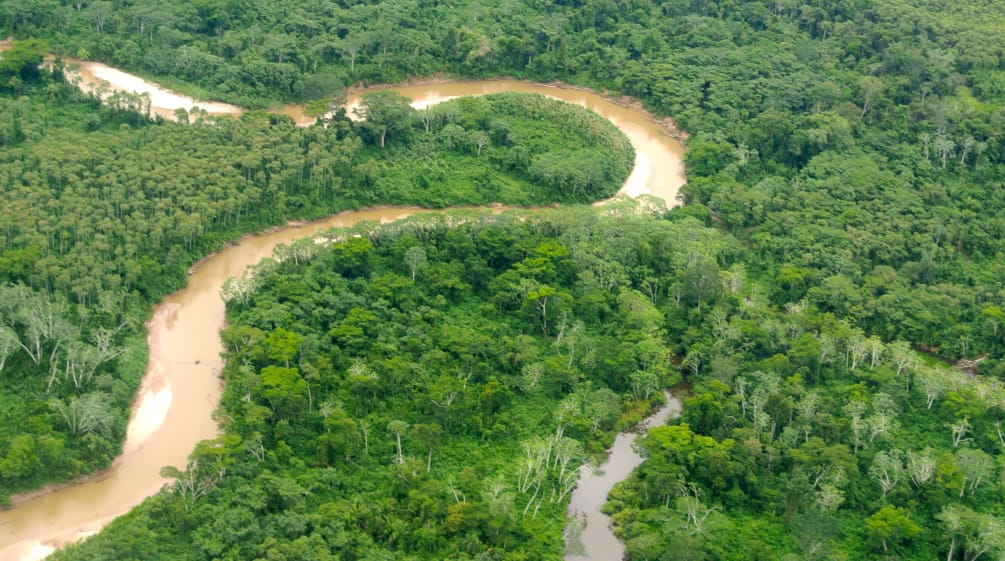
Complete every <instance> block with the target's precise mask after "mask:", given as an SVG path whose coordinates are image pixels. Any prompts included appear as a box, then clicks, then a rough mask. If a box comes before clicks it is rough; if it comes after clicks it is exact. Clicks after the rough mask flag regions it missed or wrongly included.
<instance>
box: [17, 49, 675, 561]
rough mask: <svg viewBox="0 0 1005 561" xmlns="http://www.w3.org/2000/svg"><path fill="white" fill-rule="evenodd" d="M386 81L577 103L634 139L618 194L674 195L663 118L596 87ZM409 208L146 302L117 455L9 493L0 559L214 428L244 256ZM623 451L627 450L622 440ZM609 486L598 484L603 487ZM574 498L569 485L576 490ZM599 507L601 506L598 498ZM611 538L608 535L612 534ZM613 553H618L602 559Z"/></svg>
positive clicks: (206, 263)
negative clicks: (137, 374) (149, 306)
mask: <svg viewBox="0 0 1005 561" xmlns="http://www.w3.org/2000/svg"><path fill="white" fill-rule="evenodd" d="M74 62H77V61H74ZM79 64H80V70H79V71H78V73H79V76H80V78H81V81H82V84H81V87H83V88H87V87H89V86H90V85H92V84H95V82H96V81H97V80H105V81H107V82H108V83H109V85H110V86H111V88H112V89H120V90H125V91H133V92H138V93H143V92H146V93H149V94H150V96H151V105H152V108H153V110H154V111H155V112H157V113H159V114H162V115H166V116H169V117H171V116H173V113H174V110H175V109H177V108H179V107H184V108H186V109H189V108H191V107H193V106H200V107H203V108H205V109H206V110H207V111H208V112H210V113H218V114H236V113H239V112H240V111H241V109H240V108H237V107H234V106H229V105H226V104H215V103H213V104H207V103H203V102H197V101H195V100H193V99H191V98H187V97H185V96H181V95H178V94H175V93H173V92H169V91H167V90H164V89H163V88H160V87H159V86H156V85H155V84H151V83H149V82H146V81H144V80H142V79H139V78H136V77H135V76H131V75H129V74H126V73H124V72H121V71H119V70H116V69H114V68H110V67H107V66H105V65H102V64H99V63H92V62H82V63H79ZM393 89H394V90H396V91H399V92H401V93H402V94H403V95H405V96H407V97H409V98H411V99H412V100H413V101H414V104H415V105H416V106H417V107H425V106H428V105H430V104H433V103H436V102H438V101H443V100H446V99H450V98H454V97H459V96H464V95H482V94H487V93H495V92H504V91H520V92H535V93H541V94H544V95H548V96H550V97H554V98H557V99H562V100H565V101H568V102H571V103H577V104H579V105H583V106H585V107H587V108H589V109H591V110H593V111H595V112H597V113H599V114H600V115H602V116H604V117H606V118H608V119H610V120H611V121H612V122H613V123H614V124H615V125H617V126H618V127H619V128H620V129H621V130H622V131H623V132H624V133H625V135H626V136H628V138H629V140H631V142H632V145H633V146H634V147H635V149H636V161H635V169H634V170H633V171H632V174H631V176H630V177H629V179H628V180H627V181H626V183H625V185H624V187H623V188H622V190H621V191H620V193H621V194H626V195H629V196H633V197H634V196H638V195H642V194H650V195H653V196H655V197H659V198H661V199H663V200H664V201H666V202H667V204H668V205H673V204H676V196H677V191H678V189H679V187H680V186H681V185H682V184H683V183H684V173H683V167H682V156H683V147H682V145H681V144H680V143H679V142H678V141H676V140H674V139H673V138H671V137H669V136H667V135H666V134H665V131H664V129H663V127H662V126H661V125H660V124H657V123H655V122H653V121H652V120H651V118H650V116H649V115H648V114H646V113H645V112H643V111H640V110H638V109H634V108H631V107H623V106H621V105H618V104H617V103H614V102H612V101H610V100H608V99H606V98H604V97H602V96H600V95H597V94H595V93H590V92H584V91H579V90H574V89H566V88H559V87H553V86H545V85H539V84H530V83H526V82H520V81H514V80H490V81H478V82H455V83H435V84H428V85H415V86H405V87H395V88H393ZM358 99H359V98H358V94H357V95H354V96H350V99H349V105H350V106H352V104H354V103H358ZM279 111H281V112H283V113H286V114H289V115H291V116H293V117H294V118H295V119H297V120H298V122H299V123H301V124H306V123H307V122H308V121H309V119H306V118H305V117H304V116H303V113H302V110H301V109H300V108H299V107H298V106H288V107H285V108H280V109H279ZM418 212H430V211H427V210H420V209H417V208H403V207H385V208H376V209H369V210H362V211H350V212H345V213H341V214H338V215H335V216H332V217H330V218H328V219H326V220H322V221H319V222H314V223H310V224H307V225H301V226H291V227H287V228H284V229H281V230H279V231H276V232H273V233H269V234H264V235H256V236H249V237H246V238H244V239H242V240H241V241H239V242H237V243H236V244H234V245H232V246H230V247H227V248H225V249H223V250H221V251H220V252H218V253H216V254H214V255H212V256H210V257H209V258H207V259H205V260H203V261H202V262H201V263H200V264H199V266H198V267H197V268H196V269H195V271H194V273H193V274H192V275H191V276H190V277H189V282H188V285H187V286H186V287H185V288H184V289H182V290H181V291H179V292H177V293H175V294H172V295H170V296H168V297H167V298H165V299H164V301H162V302H161V303H160V304H158V305H157V306H156V307H155V308H154V311H153V317H152V319H151V320H150V322H149V324H148V328H149V337H148V344H149V347H150V361H149V364H148V367H147V373H146V375H145V376H144V378H143V381H142V383H141V387H140V390H139V393H138V395H137V400H136V404H135V406H134V409H133V413H132V417H131V419H130V422H129V429H128V434H127V438H126V443H125V448H124V451H123V454H122V455H121V456H119V457H118V458H116V459H115V461H114V462H113V464H112V466H111V467H109V468H108V469H107V470H104V471H103V472H100V473H98V474H95V475H94V476H92V477H89V478H87V480H86V481H84V482H81V483H77V484H74V485H70V486H65V487H62V488H56V489H48V490H45V491H43V492H39V493H33V494H30V495H27V496H19V497H14V507H13V508H11V509H9V510H6V511H0V560H3V561H35V560H38V559H42V558H44V557H45V556H46V555H48V554H49V553H51V552H52V551H53V550H54V549H55V548H58V547H60V546H62V545H65V544H67V543H71V542H73V541H76V540H78V539H80V538H81V537H84V536H87V535H90V534H92V533H95V532H97V531H98V530H100V529H101V528H102V527H103V526H105V525H106V524H107V523H108V522H110V521H111V520H112V519H113V518H115V517H116V516H118V515H120V514H123V513H125V512H126V511H128V510H129V509H131V508H132V507H134V506H136V505H137V504H139V503H140V502H142V501H143V499H145V498H146V497H148V496H150V495H152V494H154V493H156V492H157V491H158V490H159V489H160V488H161V487H162V486H163V485H164V484H165V482H166V480H165V479H164V478H162V477H161V476H160V470H161V468H162V467H164V466H168V465H174V466H184V465H185V462H186V458H187V456H188V454H189V453H190V452H191V451H192V450H193V448H194V447H195V444H196V443H197V442H198V441H200V440H203V439H206V438H212V437H214V436H215V435H216V433H217V427H216V424H215V423H214V422H213V420H212V413H213V411H214V410H215V409H216V407H217V404H218V403H219V398H220V393H221V390H222V387H221V383H220V380H219V378H218V373H219V372H220V370H221V368H222V361H221V359H220V353H221V351H222V350H223V346H222V343H221V341H220V336H219V330H220V329H221V328H222V327H223V324H224V304H223V301H222V300H221V298H220V289H221V287H222V286H223V283H224V281H225V280H227V279H228V278H230V277H234V276H240V275H241V274H242V273H243V271H244V270H245V269H246V268H247V267H248V266H249V265H251V264H254V263H257V262H258V261H260V260H261V259H262V258H264V257H268V256H270V255H271V254H272V251H273V249H274V248H275V247H276V245H278V244H280V243H289V242H291V241H293V240H296V239H299V238H303V237H307V236H311V235H313V234H314V233H315V232H316V231H318V230H320V229H324V228H329V227H332V226H351V225H353V224H355V223H357V222H359V221H362V220H377V221H384V222H387V221H392V220H397V219H400V218H404V217H406V216H409V215H411V214H415V213H418ZM619 438H620V437H619ZM618 449H619V448H617V445H616V448H615V450H614V456H613V458H614V460H612V461H615V463H620V459H619V458H620V453H619V452H618ZM627 450H628V452H631V446H630V444H629V445H628V446H627ZM629 471H630V469H629ZM612 484H613V483H612ZM586 487H590V488H593V487H594V485H593V484H592V483H591V484H589V485H587V484H586V481H584V484H583V485H581V488H586ZM606 494H607V491H604V496H605V497H606ZM577 500H578V499H577V498H575V496H574V498H573V501H577ZM602 503H603V501H600V504H602ZM584 508H585V507H584ZM591 508H592V507H591ZM579 510H581V511H582V510H583V509H579ZM597 514H600V513H599V505H598V510H597ZM598 524H606V523H604V522H592V521H589V520H588V527H589V532H588V533H592V532H597V531H598V530H599V528H597V527H596V525H598ZM604 527H605V528H606V525H605V526H604ZM607 532H608V533H610V531H609V530H607ZM610 537H611V539H613V534H611V536H610ZM615 541H616V540H615ZM588 547H589V546H588ZM591 558H592V559H595V560H597V561H600V560H602V559H603V560H605V561H606V559H607V557H602V556H593V557H591ZM615 559H620V556H618V557H617V558H611V561H615Z"/></svg>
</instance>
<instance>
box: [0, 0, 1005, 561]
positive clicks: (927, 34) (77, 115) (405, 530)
mask: <svg viewBox="0 0 1005 561" xmlns="http://www.w3.org/2000/svg"><path fill="white" fill-rule="evenodd" d="M0 8H2V10H0V14H2V19H0V25H2V26H3V28H2V29H0V32H4V33H5V34H6V33H9V34H11V35H13V36H14V37H15V39H17V41H15V42H14V45H13V47H12V48H11V50H9V51H7V52H5V53H3V58H2V59H0V89H2V91H3V97H2V98H0V103H2V104H3V111H2V112H0V146H2V147H3V150H2V152H0V158H2V162H0V184H2V185H3V190H2V196H3V201H2V208H3V212H2V213H0V220H2V221H3V224H2V226H3V227H2V229H0V232H2V235H0V243H2V247H0V281H2V283H3V284H2V286H0V290H2V292H3V296H4V297H3V298H0V365H2V366H0V368H2V371H0V392H2V393H0V403H2V404H3V408H2V410H0V417H2V420H3V424H2V425H0V431H2V432H0V443H3V444H4V446H3V447H2V450H3V453H2V454H0V495H4V496H5V495H8V494H10V493H13V492H16V491H20V490H24V489H29V488H34V487H37V486H39V485H41V484H43V483H45V482H47V481H53V480H56V481H59V480H65V479H67V478H69V477H73V476H75V475H79V474H83V473H87V472H90V471H93V470H94V469H97V468H100V467H101V466H104V465H106V464H107V462H108V461H109V460H110V459H111V458H112V457H114V456H115V454H116V453H117V451H118V450H119V449H120V447H121V440H122V436H123V431H124V425H125V420H126V417H127V413H128V406H129V404H130V402H131V399H132V395H133V392H134V390H135V387H136V385H137V383H138V378H139V376H140V375H141V374H142V371H143V364H144V357H145V353H144V347H143V338H142V324H143V321H144V319H145V318H146V315H147V314H148V313H149V312H148V310H149V306H150V305H151V304H152V303H153V302H156V301H157V300H158V299H159V298H161V297H162V296H163V295H164V294H166V293H167V292H170V291H171V290H173V289H176V288H177V287H179V286H180V285H181V284H182V283H183V282H184V278H185V271H186V269H187V268H188V266H189V265H190V264H191V263H192V262H194V261H195V260H196V259H198V258H199V257H201V256H203V255H205V254H206V253H208V252H210V251H212V250H213V249H215V248H217V247H219V246H220V244H222V243H224V242H225V241H227V240H231V239H234V238H236V237H238V236H240V235H242V234H244V233H246V232H249V231H254V230H259V229H262V228H266V227H268V226H271V225H275V224H280V223H283V222H285V221H288V220H294V219H306V218H312V217H317V216H322V215H325V214H328V213H331V212H334V211H337V210H341V209H344V208H353V207H359V206H365V205H372V204H377V203H409V204H418V205H423V206H431V207H444V206H448V205H457V204H466V205H470V204H487V203H492V202H503V203H507V204H514V205H538V204H544V203H551V202H563V203H567V204H571V206H569V207H568V208H564V209H560V210H549V211H541V212H531V213H525V214H510V213H504V214H503V215H501V216H490V215H485V214H481V213H477V212H475V213H465V214H461V215H457V216H454V217H453V218H449V217H450V216H453V215H447V216H448V217H444V218H435V219H412V221H410V222H406V223H402V224H396V225H394V226H380V227H376V226H372V225H371V226H364V227H361V228H359V229H357V230H354V231H349V232H346V231H343V232H335V233H332V234H331V240H330V243H328V244H314V242H313V241H310V243H303V244H297V245H296V246H295V247H292V248H287V249H286V250H285V252H284V253H282V254H281V255H280V257H281V259H279V260H276V261H270V262H266V263H264V264H263V265H262V266H260V267H259V268H258V269H257V270H256V274H255V276H254V277H253V278H252V279H248V280H245V281H239V282H237V283H235V285H232V286H231V287H230V289H231V290H229V291H228V292H227V294H226V295H227V296H228V298H230V302H229V313H230V316H229V317H230V322H231V325H230V327H228V329H227V331H226V332H225V340H226V343H227V345H228V350H227V369H226V371H225V373H224V377H225V379H226V381H227V390H226V392H227V393H226V394H225V398H224V402H223V404H222V409H221V412H220V422H221V428H222V432H221V435H220V437H219V438H218V439H216V440H214V441H210V442H207V443H205V444H203V445H201V446H200V447H198V448H197V450H196V451H195V452H194V454H193V456H192V461H191V462H190V464H189V465H188V466H187V469H186V470H184V471H177V470H175V471H172V470H168V472H167V473H169V474H170V475H172V476H175V477H176V478H177V479H176V481H175V483H174V484H173V485H171V486H170V488H169V489H166V490H165V491H164V492H162V493H160V494H158V495H156V496H155V497H152V498H151V499H150V500H148V501H147V502H146V503H144V504H143V505H142V506H141V507H139V508H138V509H137V510H135V511H134V512H132V513H130V514H129V515H127V516H125V517H123V518H121V519H119V520H118V521H116V522H115V523H113V524H112V525H111V526H110V527H109V528H108V529H107V530H106V531H105V532H103V533H101V534H99V535H98V536H96V537H94V538H92V539H90V540H88V541H87V542H85V543H84V544H82V545H80V546H74V547H71V548H68V549H67V550H65V551H63V552H60V553H58V554H57V558H59V559H109V558H113V559H146V558H150V556H151V555H155V556H156V557H157V558H160V559H179V560H182V559H184V560H189V559H191V560H196V559H199V560H201V559H361V560H376V559H443V558H453V559H549V558H550V559H557V558H559V557H560V556H561V555H562V548H563V543H562V535H563V531H568V528H567V525H566V518H565V516H566V513H565V510H564V503H563V501H564V500H567V493H568V489H569V487H568V486H569V485H570V484H572V483H573V482H572V481H570V480H569V479H568V477H569V476H568V474H569V473H570V470H571V471H572V472H574V471H575V469H574V468H575V467H576V466H578V465H579V463H580V462H583V461H587V460H590V459H592V460H596V459H597V458H598V454H599V453H600V452H601V451H602V449H603V446H604V445H605V443H607V442H609V439H610V438H611V436H612V434H613V431H616V430H618V429H620V428H624V427H626V426H628V425H630V424H631V423H632V422H633V421H636V420H638V419H639V418H641V416H642V415H643V414H644V412H645V411H646V410H647V408H648V407H650V406H652V405H653V404H652V403H651V402H652V400H653V399H659V397H658V396H659V395H660V392H659V391H658V390H660V389H662V388H663V387H666V386H668V385H670V384H674V383H675V382H676V381H678V380H679V379H681V378H682V379H683V380H684V381H685V382H686V386H684V387H683V388H682V389H681V391H686V393H687V396H686V397H685V398H684V400H683V401H684V409H683V414H682V417H681V418H680V419H679V420H678V421H676V422H674V423H673V424H671V425H670V426H666V427H658V428H656V429H653V430H651V431H650V432H649V433H648V435H646V436H645V437H643V439H642V448H643V450H644V453H645V455H646V457H647V460H646V462H645V463H644V464H643V466H642V467H641V468H640V469H639V470H637V472H636V473H635V475H634V476H633V477H632V478H631V479H629V480H627V481H626V482H624V483H623V484H622V485H620V486H619V487H618V488H617V489H616V490H615V492H614V493H613V494H612V497H611V499H612V500H611V502H610V504H609V505H608V509H609V511H610V512H611V513H612V514H613V517H614V520H615V522H616V524H617V528H618V531H619V533H620V535H621V536H622V537H623V539H624V540H625V542H626V544H627V547H628V555H629V557H630V558H631V559H633V560H646V559H665V558H668V557H671V556H673V557H681V558H685V559H785V558H792V559H796V558H799V559H875V558H891V559H894V558H900V559H919V560H920V559H931V558H935V557H938V558H944V559H947V560H949V561H952V560H954V559H963V560H969V561H975V560H977V559H983V558H994V557H996V556H1000V555H1002V554H1003V553H1005V508H1003V506H1002V505H1003V501H1002V499H1003V498H1005V497H1003V495H1002V493H1003V483H1005V479H1003V476H1002V462H1003V451H1005V450H1003V449H1005V436H1003V434H1002V430H1001V419H1002V417H1003V416H1005V406H1003V403H1005V400H1003V398H1005V389H1003V387H1002V385H1001V382H1000V377H1001V375H1002V374H1003V368H1005V366H1003V362H1002V357H1003V347H1002V336H1003V333H1002V330H1003V328H1005V325H1003V322H1005V311H1003V306H1005V302H1003V298H1005V286H1003V284H1002V283H1003V280H1002V279H1003V278H1005V275H1003V273H1005V269H1003V263H1005V256H1003V247H1002V244H1003V235H1005V220H1003V218H1005V216H1003V200H1002V196H1001V193H1002V192H1005V191H1003V190H1002V182H1003V178H1005V162H1003V157H1005V155H1003V154H1005V150H1003V143H1002V132H1003V130H1002V129H1003V126H1005V32H1003V29H1005V9H1003V7H1002V6H1001V5H999V4H996V3H993V2H982V1H978V0H968V1H966V2H959V3H948V2H945V3H942V2H921V1H914V0H896V1H892V2H871V1H865V0H851V1H849V2H838V3H819V2H817V3H808V4H798V3H792V2H775V3H767V4H766V3H761V2H745V1H723V2H715V1H708V2H703V1H699V2H691V3H681V4H672V5H671V4H663V3H657V2H649V1H643V0H638V1H632V2H623V3H615V2H607V1H604V0H596V1H593V0H591V1H584V2H578V1H576V2H557V3H547V4H542V3H536V2H530V1H523V0H519V1H512V2H491V1H489V2H477V3H476V2H458V3H453V4H449V5H447V4H439V3H422V2H420V3H407V2H377V3H365V2H359V3H356V2H340V3H333V4H328V3H307V4H298V5H297V6H296V7H289V6H282V5H277V4H275V3H270V2H251V3H228V2H211V1H210V2H197V3H146V2H131V3H127V4H117V3H111V2H102V1H100V0H99V1H94V2H73V3H65V4H64V3H59V2H55V1H54V0H53V1H44V0H43V1H33V2H25V1H10V0H8V1H5V2H3V3H0ZM46 52H52V53H55V54H56V55H57V58H56V60H55V62H54V63H53V64H52V65H51V66H48V67H47V66H41V67H40V64H41V63H42V62H43V55H44V54H45V53H46ZM59 55H63V56H70V57H77V58H84V59H91V58H93V59H98V60H102V61H105V62H108V63H110V64H115V65H119V66H121V67H123V68H125V69H128V70H131V71H134V72H137V73H139V74H141V75H145V76H150V77H152V78H155V79H157V80H158V81H159V82H161V83H164V84H166V85H169V86H170V87H172V88H176V89H178V90H180V91H184V92H187V93H191V94H195V95H201V96H204V97H208V98H212V99H219V100H223V101H228V102H233V103H237V104H239V105H243V106H247V107H250V108H259V109H262V111H253V112H250V113H248V114H246V115H245V116H242V117H241V118H238V119H217V118H210V117H206V116H204V115H199V114H196V115H179V116H180V117H184V118H183V119H182V120H183V121H188V123H187V124H185V123H170V122H165V121H163V120H161V119H156V118H154V119H151V118H149V117H147V116H146V113H145V112H144V111H143V107H142V100H137V99H133V98H130V97H129V96H119V97H116V98H114V99H113V100H112V101H111V102H106V103H104V104H102V103H101V102H100V101H99V100H98V99H97V98H96V97H94V96H89V95H87V94H85V93H82V92H81V91H80V90H79V89H78V88H76V87H74V86H73V85H72V84H70V83H68V82H67V79H66V76H67V74H66V73H64V72H63V71H62V66H61V64H62V63H61V62H60V59H59ZM438 74H443V75H447V76H450V77H458V78H465V77H486V76H490V77H496V76H513V77H518V78H526V79H532V80H537V81H552V80H561V81H564V82H567V83H571V84H576V85H580V86H587V87H593V88H596V89H600V90H608V91H610V92H612V93H613V94H624V95H628V96H633V97H635V98H637V99H639V100H640V101H641V102H642V103H643V104H644V105H645V106H646V107H647V108H648V109H650V110H651V111H652V112H653V113H654V114H656V115H659V116H668V115H669V116H673V118H674V120H675V121H676V123H677V125H678V126H679V127H680V128H681V129H682V130H686V131H688V132H689V133H690V138H689V139H688V142H687V147H688V153H687V164H688V181H689V184H688V185H687V186H686V187H685V190H684V199H685V203H686V204H685V206H684V207H682V208H677V209H673V210H670V211H668V212H665V213H663V212H658V213H655V214H654V213H652V212H651V211H650V210H649V209H648V207H645V206H637V205H633V204H630V203H620V204H614V205H611V206H610V207H609V208H607V207H602V208H600V209H593V208H590V207H578V206H575V203H587V202H592V201H594V200H596V199H598V198H603V197H605V196H608V195H609V194H611V193H613V192H614V191H616V190H617V187H618V185H619V184H620V181H621V180H623V178H624V175H626V174H627V172H628V168H629V167H630V161H631V150H630V147H628V146H627V145H626V144H625V142H624V141H623V139H622V138H621V137H620V136H619V135H618V134H616V131H614V130H613V129H612V128H611V127H610V125H609V123H606V122H603V121H602V120H599V121H598V120H597V119H591V118H589V116H588V114H584V113H582V112H571V110H570V109H568V108H566V107H564V106H561V105H557V104H554V103H552V102H547V101H545V100H543V99H540V98H526V97H522V96H516V97H514V96H502V97H498V98H484V99H470V100H459V101H456V102H453V104H451V105H443V106H438V107H436V108H434V109H432V110H431V111H430V112H429V113H424V114H422V115H420V114H417V113H415V112H414V111H413V110H411V109H410V108H408V106H407V102H406V101H405V100H403V99H401V98H399V97H396V96H395V95H393V94H390V93H387V92H384V93H376V94H373V95H371V96H370V97H369V98H368V99H367V101H366V107H365V108H364V109H363V110H362V114H363V116H365V117H367V119H366V120H364V121H362V122H359V123H354V122H352V121H351V120H349V119H348V118H347V117H348V116H347V115H346V114H345V112H344V110H343V111H342V112H339V111H337V109H338V108H339V100H340V97H341V95H342V93H341V92H342V91H343V89H344V88H345V87H346V86H348V85H366V84H374V83H394V82H398V81H401V80H405V79H412V78H425V77H429V76H433V75H438ZM288 101H314V102H315V103H314V104H313V105H312V107H314V108H316V109H317V110H318V111H317V114H318V115H321V114H322V113H324V111H325V110H327V109H329V108H335V109H336V112H335V114H334V116H332V117H330V118H327V119H323V120H325V121H327V122H325V123H323V124H327V126H313V127H308V128H306V129H299V128H296V127H294V126H293V123H292V122H290V121H289V120H288V118H285V117H283V116H281V115H276V114H271V113H269V111H268V108H269V107H271V106H273V105H274V104H276V103H280V102H288ZM528 107H530V108H532V110H528V109H527V108H528ZM570 124H571V128H570ZM549 127H551V128H549ZM180 170H183V171H180ZM238 288H239V290H238ZM179 467H182V466H179ZM153 552H156V553H153Z"/></svg>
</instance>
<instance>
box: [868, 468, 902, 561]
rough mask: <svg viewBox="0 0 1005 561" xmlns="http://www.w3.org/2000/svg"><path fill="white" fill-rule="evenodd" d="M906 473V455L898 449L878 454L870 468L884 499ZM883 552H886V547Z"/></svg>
mask: <svg viewBox="0 0 1005 561" xmlns="http://www.w3.org/2000/svg"><path fill="white" fill-rule="evenodd" d="M904 471H905V470H904V453H903V452H901V451H900V450H896V449H893V450H889V451H884V450H881V451H879V452H877V453H876V456H874V457H873V460H872V465H870V466H869V475H870V476H871V477H872V478H874V479H875V480H876V481H877V482H878V483H879V487H880V489H882V490H883V498H884V499H885V498H886V494H887V493H889V492H890V490H892V489H893V488H894V487H895V486H896V485H897V483H898V482H900V479H901V477H903V476H904ZM883 550H884V551H886V547H885V546H884V548H883Z"/></svg>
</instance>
